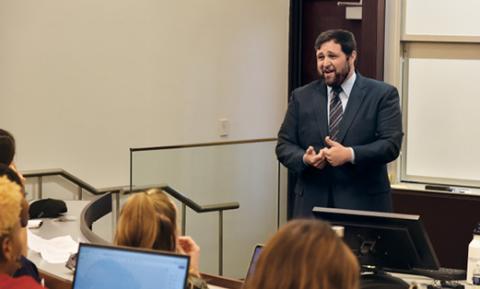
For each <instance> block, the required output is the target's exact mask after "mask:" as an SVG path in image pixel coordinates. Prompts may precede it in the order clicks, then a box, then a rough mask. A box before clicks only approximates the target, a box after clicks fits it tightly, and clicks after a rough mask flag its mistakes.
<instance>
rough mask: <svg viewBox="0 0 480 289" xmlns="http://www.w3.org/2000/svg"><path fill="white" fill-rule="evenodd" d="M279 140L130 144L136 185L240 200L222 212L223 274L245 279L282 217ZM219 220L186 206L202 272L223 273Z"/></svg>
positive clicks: (203, 200)
mask: <svg viewBox="0 0 480 289" xmlns="http://www.w3.org/2000/svg"><path fill="white" fill-rule="evenodd" d="M275 145H276V140H275V139H262V140H255V141H239V142H226V143H211V144H197V145H186V146H175V147H157V148H137V149H131V185H133V186H145V185H155V184H157V185H158V184H166V185H168V186H170V187H172V188H173V189H175V190H176V191H178V192H180V193H182V194H184V195H185V196H186V197H188V198H190V199H191V200H193V201H194V202H196V203H198V204H199V205H201V206H204V205H211V204H218V203H225V202H238V203H239V204H240V208H238V209H236V210H229V211H225V212H224V213H223V222H224V223H223V252H224V253H223V274H224V275H225V276H229V277H235V278H243V277H245V273H246V269H247V266H248V264H249V261H250V260H249V259H250V257H251V253H252V251H253V248H254V245H255V244H257V243H263V242H265V241H266V240H267V239H268V237H270V236H271V235H272V234H273V233H274V232H275V231H276V230H277V227H278V224H279V222H280V219H281V218H280V212H279V203H283V200H280V194H279V174H280V172H279V164H278V162H277V159H276V156H275ZM177 206H178V208H179V214H180V205H179V204H178V203H177ZM282 207H284V206H283V205H282ZM179 222H181V221H179ZM218 222H219V218H218V213H215V212H211V213H202V214H199V213H196V212H195V211H193V210H191V209H187V214H186V234H187V235H190V236H192V237H193V238H194V240H195V241H196V242H197V243H198V244H199V245H200V247H201V249H202V251H201V268H200V270H201V271H202V272H206V273H212V274H217V273H218V262H219V261H218V257H219V253H218V248H219V238H218Z"/></svg>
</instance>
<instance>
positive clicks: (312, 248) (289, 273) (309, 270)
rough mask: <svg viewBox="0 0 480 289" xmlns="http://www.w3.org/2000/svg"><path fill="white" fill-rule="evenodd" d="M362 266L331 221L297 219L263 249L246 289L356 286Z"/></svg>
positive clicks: (344, 287) (347, 288)
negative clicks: (331, 224) (329, 222)
mask: <svg viewBox="0 0 480 289" xmlns="http://www.w3.org/2000/svg"><path fill="white" fill-rule="evenodd" d="M359 278H360V268H359V265H358V261H357V259H356V257H355V256H354V255H353V253H352V252H351V251H350V249H349V248H348V247H347V246H346V245H345V244H344V242H343V241H342V239H340V238H339V237H338V236H337V235H336V233H335V232H334V231H333V230H332V228H331V227H330V225H329V224H328V223H325V222H323V221H319V220H294V221H290V222H289V223H287V224H286V225H285V226H283V227H282V228H281V229H280V230H279V231H278V232H277V233H276V234H275V235H274V236H273V237H272V239H270V241H269V242H268V243H267V244H266V246H265V248H264V249H263V251H262V253H261V255H260V258H259V260H258V263H257V265H256V268H255V273H254V276H253V278H252V279H250V281H249V282H247V286H246V288H247V289H280V288H282V289H357V288H358V286H359Z"/></svg>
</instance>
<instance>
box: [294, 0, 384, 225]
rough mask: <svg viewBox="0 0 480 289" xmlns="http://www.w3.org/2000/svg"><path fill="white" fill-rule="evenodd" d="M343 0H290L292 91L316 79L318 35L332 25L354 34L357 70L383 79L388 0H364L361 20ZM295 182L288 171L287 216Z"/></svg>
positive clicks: (365, 74) (331, 27)
mask: <svg viewBox="0 0 480 289" xmlns="http://www.w3.org/2000/svg"><path fill="white" fill-rule="evenodd" d="M339 3H340V5H339ZM342 3H345V2H339V1H332V0H291V1H290V15H291V16H290V52H289V53H290V55H289V58H290V59H289V92H291V91H292V90H294V89H295V88H297V87H300V86H302V85H305V84H307V83H309V82H311V81H312V80H315V79H317V77H318V76H317V71H316V60H315V49H314V43H315V39H316V37H317V35H318V34H319V33H321V32H322V31H325V30H328V29H333V28H341V29H347V30H350V31H352V32H353V34H354V35H355V38H356V40H357V45H358V51H357V52H358V58H357V64H356V67H357V69H358V71H359V72H360V73H361V74H362V75H364V76H367V77H371V78H375V79H378V80H383V57H384V51H383V50H384V40H385V39H384V38H385V36H384V35H385V0H363V1H361V5H362V6H361V7H362V17H361V19H360V20H349V19H346V9H347V8H346V6H344V5H343V4H342ZM351 3H357V4H358V3H360V2H358V1H352V2H351ZM294 182H295V177H294V176H292V175H291V174H290V173H289V178H288V209H287V211H288V213H287V214H288V218H290V216H291V208H292V204H293V195H292V192H293V188H294V186H295V183H294Z"/></svg>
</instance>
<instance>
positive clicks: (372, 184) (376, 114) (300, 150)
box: [276, 30, 403, 217]
mask: <svg viewBox="0 0 480 289" xmlns="http://www.w3.org/2000/svg"><path fill="white" fill-rule="evenodd" d="M315 50H316V58H317V69H318V73H319V75H320V79H319V80H316V81H313V82H311V83H309V84H307V85H305V86H303V87H300V88H298V89H296V90H294V91H293V94H292V97H291V100H290V103H289V106H288V110H287V113H286V115H285V119H284V121H283V124H282V126H281V128H280V131H279V133H278V143H277V147H276V153H277V157H278V159H279V161H280V162H281V163H282V164H284V165H285V166H286V167H287V168H288V169H289V171H290V172H294V173H295V175H296V178H297V180H296V184H295V188H294V193H295V200H294V208H293V217H301V216H309V215H311V211H312V208H313V207H315V206H322V207H334V208H346V209H356V210H372V211H391V210H392V201H391V194H390V182H389V178H388V172H387V163H389V162H391V161H393V160H395V159H396V158H397V157H398V154H399V151H400V146H401V143H402V136H403V132H402V117H401V112H400V103H399V96H398V91H397V89H396V88H395V87H393V86H391V85H388V84H386V83H384V82H380V81H377V80H373V79H370V78H366V77H363V76H361V75H360V74H359V73H357V72H356V71H355V60H356V57H357V52H356V42H355V38H354V36H353V34H352V33H350V32H349V31H345V30H329V31H325V32H323V33H321V34H320V35H319V36H318V37H317V39H316V41H315Z"/></svg>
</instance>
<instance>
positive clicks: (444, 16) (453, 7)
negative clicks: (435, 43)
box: [404, 0, 480, 36]
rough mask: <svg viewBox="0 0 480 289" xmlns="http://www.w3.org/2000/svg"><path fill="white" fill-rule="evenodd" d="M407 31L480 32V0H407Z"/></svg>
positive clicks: (405, 8) (445, 34) (441, 34)
mask: <svg viewBox="0 0 480 289" xmlns="http://www.w3.org/2000/svg"><path fill="white" fill-rule="evenodd" d="M404 3H405V4H404V5H405V7H404V34H406V35H432V36H480V17H478V12H479V11H480V1H478V0H457V1H451V0H405V2H404Z"/></svg>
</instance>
